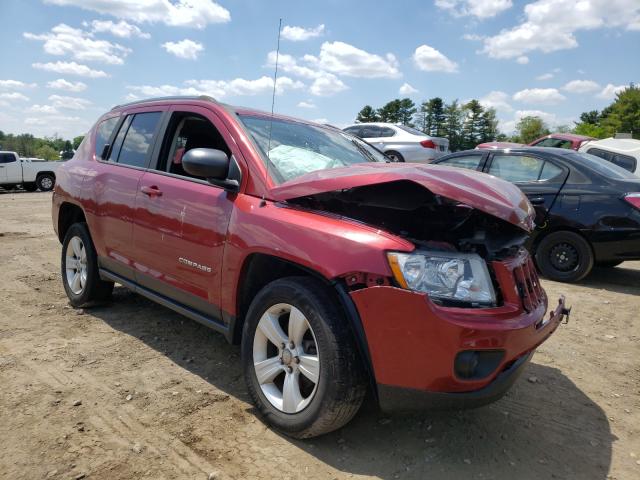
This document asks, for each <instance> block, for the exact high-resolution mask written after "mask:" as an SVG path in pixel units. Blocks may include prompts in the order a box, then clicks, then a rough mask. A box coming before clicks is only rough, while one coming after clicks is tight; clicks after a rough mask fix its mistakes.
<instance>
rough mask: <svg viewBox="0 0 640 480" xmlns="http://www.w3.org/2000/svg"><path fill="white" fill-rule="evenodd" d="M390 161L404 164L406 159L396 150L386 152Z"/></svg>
mask: <svg viewBox="0 0 640 480" xmlns="http://www.w3.org/2000/svg"><path fill="white" fill-rule="evenodd" d="M384 154H385V155H386V156H387V158H388V159H389V160H391V161H392V162H404V157H403V156H402V155H401V154H400V153H399V152H396V151H395V150H389V151H388V152H384Z"/></svg>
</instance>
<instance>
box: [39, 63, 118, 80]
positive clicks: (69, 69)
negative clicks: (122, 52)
mask: <svg viewBox="0 0 640 480" xmlns="http://www.w3.org/2000/svg"><path fill="white" fill-rule="evenodd" d="M31 66H32V67H33V68H37V69H38V70H46V71H48V72H56V73H61V74H63V75H78V76H80V77H89V78H103V77H108V76H109V75H107V74H106V73H105V72H103V71H102V70H93V69H91V68H89V67H87V66H86V65H81V64H78V63H76V62H49V63H32V64H31Z"/></svg>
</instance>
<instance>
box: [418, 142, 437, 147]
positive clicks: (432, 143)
mask: <svg viewBox="0 0 640 480" xmlns="http://www.w3.org/2000/svg"><path fill="white" fill-rule="evenodd" d="M420 145H422V146H423V147H424V148H434V149H435V148H436V144H435V143H434V141H433V140H423V141H421V142H420Z"/></svg>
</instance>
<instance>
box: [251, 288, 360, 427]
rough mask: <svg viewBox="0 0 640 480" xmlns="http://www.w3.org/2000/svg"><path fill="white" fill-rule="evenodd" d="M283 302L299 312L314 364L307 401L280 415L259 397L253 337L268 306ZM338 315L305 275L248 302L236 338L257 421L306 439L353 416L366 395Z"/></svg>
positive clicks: (341, 315)
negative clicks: (308, 331) (307, 330)
mask: <svg viewBox="0 0 640 480" xmlns="http://www.w3.org/2000/svg"><path fill="white" fill-rule="evenodd" d="M279 303H286V304H289V305H292V306H294V307H295V308H297V309H299V310H300V311H301V312H302V313H303V315H304V316H305V317H306V319H307V321H308V323H309V326H310V327H311V329H312V331H313V334H314V336H315V342H316V345H317V354H318V358H319V359H320V360H319V364H320V368H319V371H320V373H319V375H318V378H319V380H318V383H317V384H316V390H315V394H314V395H313V397H312V399H311V401H310V403H308V405H307V406H306V407H305V408H304V409H302V410H301V411H299V412H297V413H284V412H283V411H282V410H279V409H278V408H276V407H275V406H274V405H273V404H272V403H271V402H270V401H269V400H268V399H267V398H266V396H265V394H264V392H263V391H262V388H261V387H260V384H259V382H258V379H257V376H256V372H255V368H254V363H253V348H254V336H255V333H256V329H257V327H258V323H259V321H260V319H261V317H262V315H263V314H264V312H266V311H267V310H268V309H269V308H270V307H273V306H274V305H277V304H279ZM357 351H358V350H357V348H356V345H355V341H354V339H353V335H352V334H351V330H350V328H349V325H348V324H347V319H346V318H345V315H344V313H343V312H342V311H341V309H340V307H339V306H338V301H337V299H336V298H334V297H333V296H332V295H331V294H330V292H329V291H328V290H327V287H326V286H325V285H324V284H322V283H321V282H320V281H318V280H316V279H313V278H310V277H288V278H284V279H280V280H276V281H274V282H272V283H270V284H268V285H267V286H266V287H264V288H263V289H262V290H261V291H260V292H259V293H258V294H257V295H256V297H255V298H254V299H253V301H252V302H251V306H250V307H249V311H248V312H247V316H246V321H245V324H244V328H243V335H242V363H243V369H244V376H245V381H246V383H247V388H248V390H249V394H250V395H251V398H252V399H253V401H254V403H255V405H256V407H257V410H258V412H259V413H260V415H261V416H262V418H263V419H264V420H265V421H266V422H267V423H269V424H270V425H272V426H273V427H274V428H275V429H277V430H279V431H280V432H282V433H284V434H286V435H289V436H291V437H295V438H310V437H315V436H318V435H322V434H325V433H328V432H331V431H333V430H336V429H338V428H340V427H342V426H343V425H345V424H346V423H348V422H349V420H351V419H352V418H353V416H354V415H355V414H356V413H357V411H358V409H359V408H360V406H361V404H362V402H363V400H364V397H365V393H366V385H367V382H366V377H365V373H364V369H363V366H362V362H361V359H360V358H359V355H358V353H357Z"/></svg>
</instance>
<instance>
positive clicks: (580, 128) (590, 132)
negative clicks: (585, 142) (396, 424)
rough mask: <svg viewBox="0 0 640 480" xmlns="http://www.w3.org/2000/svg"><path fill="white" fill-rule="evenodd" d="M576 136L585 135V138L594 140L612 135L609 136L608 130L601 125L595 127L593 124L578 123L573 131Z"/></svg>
mask: <svg viewBox="0 0 640 480" xmlns="http://www.w3.org/2000/svg"><path fill="white" fill-rule="evenodd" d="M573 131H574V132H575V133H577V134H578V135H586V136H587V137H594V138H607V137H611V136H612V135H613V134H611V135H610V134H609V130H608V129H607V128H605V127H603V126H602V125H595V124H593V123H586V122H585V123H578V124H577V125H576V127H575V128H574V129H573Z"/></svg>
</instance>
